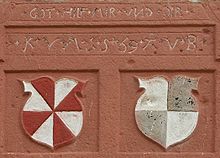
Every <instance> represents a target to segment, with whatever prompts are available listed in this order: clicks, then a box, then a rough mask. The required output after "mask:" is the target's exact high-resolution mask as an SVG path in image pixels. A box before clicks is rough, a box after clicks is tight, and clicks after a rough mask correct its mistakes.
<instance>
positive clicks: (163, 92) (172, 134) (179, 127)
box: [135, 76, 199, 149]
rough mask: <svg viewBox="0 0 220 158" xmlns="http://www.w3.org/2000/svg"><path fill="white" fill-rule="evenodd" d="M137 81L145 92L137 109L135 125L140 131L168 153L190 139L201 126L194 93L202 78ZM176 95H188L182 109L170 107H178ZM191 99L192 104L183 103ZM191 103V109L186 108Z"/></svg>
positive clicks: (141, 79)
mask: <svg viewBox="0 0 220 158" xmlns="http://www.w3.org/2000/svg"><path fill="white" fill-rule="evenodd" d="M135 78H137V80H138V82H139V88H142V89H144V90H145V91H144V93H143V94H142V95H141V96H140V97H139V98H138V100H137V103H136V106H135V121H136V124H137V127H138V129H139V130H140V131H141V132H142V133H143V134H144V135H145V136H146V137H148V138H150V139H151V140H153V141H155V142H156V143H158V144H160V145H161V146H162V147H164V148H165V149H168V148H169V147H170V146H173V145H175V144H178V143H180V142H183V141H185V140H186V139H188V138H189V136H190V135H191V134H192V133H193V132H194V130H195V129H196V126H197V122H198V116H199V112H198V103H197V101H196V98H195V97H194V96H193V94H192V90H195V91H197V90H198V82H199V78H191V77H186V76H175V78H174V79H173V80H171V81H172V82H170V83H169V82H168V81H169V80H168V79H167V78H165V77H164V76H153V77H151V78H144V77H135ZM182 81H183V82H182ZM175 82H176V83H175ZM178 84H179V85H180V87H179V88H181V89H183V90H179V92H178V89H177V87H178ZM181 84H182V85H181ZM176 91H177V92H178V93H180V94H181V93H182V95H184V94H185V96H183V99H182V100H183V103H181V104H180V105H182V107H181V106H180V107H175V106H172V105H171V104H174V105H176V103H175V101H176V98H177V97H176V96H175V95H176V93H175V92H176ZM184 91H185V92H184ZM178 93H177V94H178ZM189 96H190V98H191V100H190V101H187V102H186V103H184V101H186V100H184V98H186V97H189ZM172 99H173V100H175V101H172ZM178 101H180V99H179V100H178ZM188 102H189V103H191V105H192V106H191V107H190V106H188V105H186V104H187V103H188Z"/></svg>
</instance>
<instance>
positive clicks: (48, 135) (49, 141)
mask: <svg viewBox="0 0 220 158" xmlns="http://www.w3.org/2000/svg"><path fill="white" fill-rule="evenodd" d="M32 138H33V139H34V140H36V141H38V142H41V143H43V144H46V145H48V146H50V147H53V114H51V115H50V117H49V118H48V119H47V120H46V121H45V122H44V123H43V124H42V125H41V126H40V127H39V128H38V130H37V131H36V132H35V133H34V134H33V135H32Z"/></svg>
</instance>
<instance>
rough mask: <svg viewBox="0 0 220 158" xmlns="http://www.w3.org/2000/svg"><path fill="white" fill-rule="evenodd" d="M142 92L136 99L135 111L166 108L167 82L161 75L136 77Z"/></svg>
mask: <svg viewBox="0 0 220 158" xmlns="http://www.w3.org/2000/svg"><path fill="white" fill-rule="evenodd" d="M138 81H139V84H140V88H144V89H145V92H144V94H143V95H142V96H141V97H140V98H139V99H138V101H137V105H136V108H135V111H141V110H155V111H159V110H160V111H161V110H167V93H168V82H167V81H166V79H164V78H163V77H154V78H152V79H148V80H146V79H141V78H139V79H138Z"/></svg>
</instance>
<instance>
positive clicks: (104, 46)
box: [6, 32, 213, 55]
mask: <svg viewBox="0 0 220 158" xmlns="http://www.w3.org/2000/svg"><path fill="white" fill-rule="evenodd" d="M212 43H213V39H212V34H205V33H199V32H195V33H153V32H152V33H150V32H148V33H134V32H130V33H123V32H120V33H105V34H103V33H89V34H86V33H84V34H83V33H75V34H70V33H68V34H56V33H54V34H52V33H51V34H36V33H29V34H23V33H22V34H18V33H17V34H15V33H9V34H8V35H7V41H6V49H7V52H8V54H21V55H22V54H23V55H28V54H30V55H37V54H41V55H42V54H48V55H49V54H71V55H74V54H84V55H93V54H105V55H108V54H120V55H129V54H142V55H157V54H159V55H160V54H161V55H162V54H164V55H166V54H178V55H195V54H201V55H204V54H209V53H210V50H211V49H212V45H213V44H212Z"/></svg>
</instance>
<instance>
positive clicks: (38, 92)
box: [22, 77, 84, 149]
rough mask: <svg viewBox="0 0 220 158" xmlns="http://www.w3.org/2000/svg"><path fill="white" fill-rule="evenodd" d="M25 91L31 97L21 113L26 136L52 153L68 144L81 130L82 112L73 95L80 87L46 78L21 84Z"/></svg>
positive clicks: (73, 82)
mask: <svg viewBox="0 0 220 158" xmlns="http://www.w3.org/2000/svg"><path fill="white" fill-rule="evenodd" d="M23 84H24V91H25V92H31V93H32V95H31V97H30V98H29V99H28V101H27V102H26V104H25V106H24V108H23V111H22V123H23V127H24V129H25V132H26V133H27V134H28V135H29V136H30V137H31V138H32V139H33V140H35V141H37V142H39V143H41V144H44V145H47V146H49V147H51V148H52V149H54V148H56V147H58V146H60V145H64V144H66V143H70V142H71V141H73V140H75V138H76V137H77V136H78V135H79V133H80V131H81V129H82V126H83V109H82V105H81V103H80V101H79V100H78V99H77V97H76V93H77V92H80V91H81V89H82V87H83V85H84V84H83V83H81V82H78V81H76V80H73V79H68V78H62V79H60V80H58V81H56V82H54V81H53V80H52V79H50V78H48V77H41V78H38V79H35V80H32V81H30V82H29V81H23Z"/></svg>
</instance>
